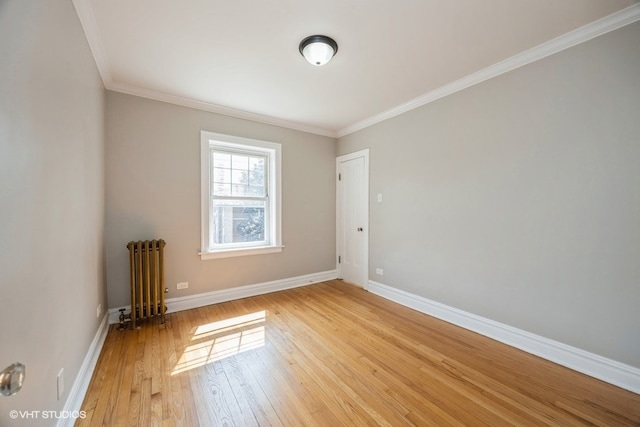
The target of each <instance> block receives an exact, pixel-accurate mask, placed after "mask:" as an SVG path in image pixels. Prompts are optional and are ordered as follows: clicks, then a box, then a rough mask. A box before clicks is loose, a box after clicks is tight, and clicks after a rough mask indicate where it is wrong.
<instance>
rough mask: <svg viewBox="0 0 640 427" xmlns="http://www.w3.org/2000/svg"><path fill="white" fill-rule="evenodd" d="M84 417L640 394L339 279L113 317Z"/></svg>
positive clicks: (266, 420) (372, 409) (592, 410)
mask: <svg viewBox="0 0 640 427" xmlns="http://www.w3.org/2000/svg"><path fill="white" fill-rule="evenodd" d="M82 410H84V411H86V412H87V417H86V418H85V419H78V420H77V421H76V425H77V426H94V425H95V426H98V425H109V426H121V425H122V426H126V425H131V426H137V425H158V426H171V427H173V426H188V427H191V426H198V425H200V426H215V425H238V426H240V425H242V426H245V425H246V426H251V425H254V426H258V425H259V426H262V425H273V426H290V425H306V426H326V425H393V426H395V425H417V426H423V425H439V426H440V425H442V426H447V425H449V426H462V425H478V424H481V425H602V426H610V425H616V426H634V425H635V426H638V425H640V396H639V395H637V394H634V393H631V392H628V391H625V390H622V389H620V388H618V387H615V386H612V385H610V384H606V383H604V382H602V381H599V380H596V379H594V378H590V377H588V376H585V375H582V374H579V373H577V372H574V371H571V370H569V369H567V368H564V367H561V366H559V365H556V364H554V363H551V362H549V361H546V360H543V359H540V358H537V357H535V356H532V355H530V354H527V353H524V352H522V351H520V350H517V349H514V348H511V347H508V346H506V345H504V344H501V343H498V342H496V341H493V340H491V339H488V338H486V337H482V336H480V335H478V334H475V333H473V332H470V331H467V330H464V329H462V328H459V327H456V326H454V325H451V324H448V323H445V322H442V321H440V320H438V319H434V318H432V317H429V316H426V315H424V314H422V313H419V312H416V311H414V310H411V309H408V308H406V307H402V306H400V305H397V304H395V303H392V302H390V301H388V300H385V299H383V298H380V297H378V296H376V295H373V294H370V293H368V292H366V291H364V290H362V289H360V288H357V287H354V286H352V285H349V284H345V283H343V282H341V281H337V280H334V281H329V282H324V283H319V284H315V285H310V286H305V287H302V288H296V289H291V290H287V291H282V292H275V293H272V294H266V295H260V296H256V297H252V298H245V299H241V300H237V301H229V302H226V303H222V304H216V305H212V306H208V307H201V308H198V309H194V310H187V311H183V312H178V313H172V314H171V315H167V318H166V323H165V324H164V325H160V322H159V319H150V320H149V321H145V322H142V324H141V327H140V329H139V330H131V329H127V330H124V331H119V330H118V329H117V327H116V326H115V325H113V326H111V327H110V329H109V332H108V335H107V339H106V341H105V345H104V347H103V350H102V354H101V355H100V357H99V359H98V364H97V366H96V370H95V372H94V377H93V378H92V380H91V383H90V386H89V390H88V391H87V394H86V397H85V402H84V403H83V407H82Z"/></svg>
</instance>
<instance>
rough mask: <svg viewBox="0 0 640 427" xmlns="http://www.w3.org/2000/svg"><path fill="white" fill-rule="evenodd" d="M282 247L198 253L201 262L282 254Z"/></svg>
mask: <svg viewBox="0 0 640 427" xmlns="http://www.w3.org/2000/svg"><path fill="white" fill-rule="evenodd" d="M282 248H284V246H260V247H256V248H241V249H222V250H218V251H208V252H200V253H198V255H200V259H201V260H203V261H204V260H208V259H218V258H231V257H237V256H249V255H262V254H273V253H277V252H282Z"/></svg>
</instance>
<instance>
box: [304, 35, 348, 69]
mask: <svg viewBox="0 0 640 427" xmlns="http://www.w3.org/2000/svg"><path fill="white" fill-rule="evenodd" d="M299 50H300V53H301V54H302V56H304V58H305V59H306V60H307V61H308V62H309V64H311V65H315V66H317V67H319V66H321V65H324V64H326V63H327V62H329V61H331V58H333V56H334V55H335V54H336V53H337V52H338V43H336V41H335V40H333V39H332V38H331V37H327V36H320V35H315V36H309V37H306V38H305V39H304V40H302V41H301V42H300V47H299Z"/></svg>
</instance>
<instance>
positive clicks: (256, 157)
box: [211, 150, 268, 244]
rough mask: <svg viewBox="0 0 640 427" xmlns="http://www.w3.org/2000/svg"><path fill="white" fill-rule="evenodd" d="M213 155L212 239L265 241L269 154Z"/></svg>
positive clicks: (225, 242) (219, 241)
mask: <svg viewBox="0 0 640 427" xmlns="http://www.w3.org/2000/svg"><path fill="white" fill-rule="evenodd" d="M212 155H213V159H212V160H213V161H212V162H211V164H212V166H213V167H212V173H211V180H212V182H211V184H212V185H211V189H212V193H213V194H212V196H213V197H212V206H211V207H212V213H213V223H212V225H213V230H212V238H213V242H214V243H215V244H230V243H240V242H260V241H264V240H265V213H266V208H267V203H268V199H267V196H268V194H267V188H268V187H267V182H266V177H267V175H266V170H265V168H266V164H267V159H266V156H263V155H260V154H243V153H237V152H226V151H217V150H216V151H213V152H212Z"/></svg>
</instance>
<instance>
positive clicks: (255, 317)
mask: <svg viewBox="0 0 640 427" xmlns="http://www.w3.org/2000/svg"><path fill="white" fill-rule="evenodd" d="M266 317H267V312H266V311H264V310H263V311H257V312H255V313H251V314H246V315H243V316H237V317H233V318H230V319H224V320H219V321H216V322H211V323H207V324H205V325H200V326H198V327H197V328H196V330H195V332H194V334H193V337H191V341H192V342H193V344H191V345H189V346H187V348H185V350H184V352H183V353H182V356H180V359H179V360H178V363H176V366H175V367H174V368H173V371H172V372H171V375H176V374H180V373H182V372H185V371H188V370H190V369H194V368H198V367H200V366H204V365H206V364H208V363H212V362H215V361H218V360H222V359H224V358H226V357H230V356H234V355H236V354H239V353H242V352H244V351H248V350H252V349H255V348H259V347H262V346H264V344H265V326H264V322H265V320H266Z"/></svg>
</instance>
